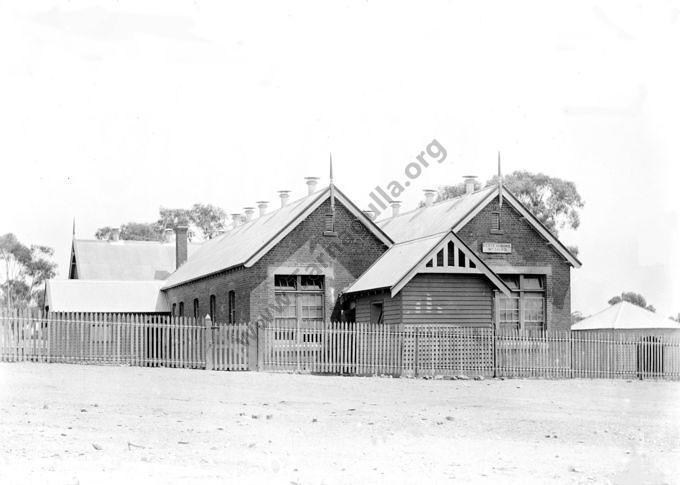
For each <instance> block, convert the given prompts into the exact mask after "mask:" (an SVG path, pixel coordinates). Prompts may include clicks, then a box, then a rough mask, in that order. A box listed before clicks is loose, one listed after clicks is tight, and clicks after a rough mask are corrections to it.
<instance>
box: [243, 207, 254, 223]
mask: <svg viewBox="0 0 680 485" xmlns="http://www.w3.org/2000/svg"><path fill="white" fill-rule="evenodd" d="M244 210H245V213H246V222H250V221H252V220H253V214H255V207H244Z"/></svg>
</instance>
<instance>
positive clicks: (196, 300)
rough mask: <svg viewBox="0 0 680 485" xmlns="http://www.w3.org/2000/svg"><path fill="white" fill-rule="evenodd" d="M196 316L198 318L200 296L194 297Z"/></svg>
mask: <svg viewBox="0 0 680 485" xmlns="http://www.w3.org/2000/svg"><path fill="white" fill-rule="evenodd" d="M194 318H198V298H194Z"/></svg>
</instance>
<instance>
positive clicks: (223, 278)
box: [167, 201, 387, 322]
mask: <svg viewBox="0 0 680 485" xmlns="http://www.w3.org/2000/svg"><path fill="white" fill-rule="evenodd" d="M335 206H336V219H335V227H336V232H337V233H338V236H337V237H329V236H324V235H323V231H324V229H325V217H326V214H327V213H328V212H330V202H329V201H326V202H324V203H323V204H322V205H321V206H320V207H319V208H318V209H317V210H315V211H314V212H313V213H312V214H310V215H309V216H308V217H307V218H306V219H305V220H304V221H303V222H302V223H300V224H299V225H298V226H297V227H296V228H294V229H293V231H291V233H290V234H288V235H287V236H286V237H285V238H284V239H283V240H282V241H281V242H280V243H279V244H277V245H276V247H274V248H273V249H272V250H271V251H269V252H268V253H267V254H266V255H265V256H264V257H263V258H262V259H260V260H259V261H258V262H257V263H256V264H255V265H253V266H252V267H250V268H242V269H237V270H232V271H230V272H228V273H221V274H217V275H214V276H211V277H207V278H203V279H201V280H198V281H195V282H192V283H188V284H186V285H182V286H179V287H176V288H171V289H169V290H167V295H168V298H169V301H170V303H171V304H172V303H177V304H178V307H179V302H180V301H184V308H185V314H187V315H190V316H191V312H192V311H193V300H194V298H198V299H199V307H200V310H199V311H200V315H201V316H202V315H205V314H206V313H208V310H209V301H210V295H215V296H216V301H217V312H216V313H217V314H216V321H219V322H225V321H227V320H228V304H227V294H228V292H229V291H230V290H234V291H235V294H236V313H237V321H243V322H245V321H257V320H258V319H263V320H268V319H270V318H271V316H272V315H273V313H274V310H275V308H274V307H275V302H274V277H273V275H274V274H276V273H278V274H289V273H292V272H297V273H298V274H323V275H325V280H326V305H325V313H326V318H327V319H330V318H337V317H338V311H339V309H338V308H337V297H338V294H339V293H340V291H342V290H343V289H344V288H345V287H347V286H348V285H349V284H350V283H352V282H353V281H354V280H355V279H356V278H357V277H358V276H359V275H360V274H361V273H363V272H364V271H365V270H366V269H367V268H368V267H369V266H370V265H371V264H373V262H374V261H375V260H376V259H377V258H378V257H379V256H380V255H381V254H382V253H383V252H384V251H385V250H386V249H387V248H386V247H385V246H384V245H383V244H382V243H381V242H380V240H378V239H377V238H376V237H375V236H374V235H373V234H372V233H371V232H370V231H369V230H368V229H367V228H366V227H365V226H363V224H361V223H360V222H359V221H358V220H357V219H355V218H354V216H353V215H352V214H351V213H350V212H349V211H348V210H347V209H346V208H345V207H344V206H343V205H342V204H341V203H339V202H337V201H336V205H335Z"/></svg>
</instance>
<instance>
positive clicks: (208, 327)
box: [203, 315, 214, 370]
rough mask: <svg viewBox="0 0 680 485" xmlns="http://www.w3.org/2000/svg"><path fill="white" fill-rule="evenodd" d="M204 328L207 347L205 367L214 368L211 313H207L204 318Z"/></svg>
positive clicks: (204, 341) (204, 340)
mask: <svg viewBox="0 0 680 485" xmlns="http://www.w3.org/2000/svg"><path fill="white" fill-rule="evenodd" d="M203 323H204V330H203V348H204V349H205V369H206V370H213V368H214V362H213V330H212V320H211V319H210V315H207V316H206V317H205V319H204V320H203Z"/></svg>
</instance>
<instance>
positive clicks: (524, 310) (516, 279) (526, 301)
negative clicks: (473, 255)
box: [498, 275, 546, 330]
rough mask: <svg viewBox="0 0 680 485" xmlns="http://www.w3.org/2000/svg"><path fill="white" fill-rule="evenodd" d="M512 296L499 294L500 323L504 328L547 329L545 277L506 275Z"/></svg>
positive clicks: (504, 279) (501, 327)
mask: <svg viewBox="0 0 680 485" xmlns="http://www.w3.org/2000/svg"><path fill="white" fill-rule="evenodd" d="M503 281H504V282H505V284H506V285H508V287H509V288H510V289H511V290H512V296H510V297H508V296H505V295H502V294H501V295H499V297H498V323H499V328H500V329H504V330H519V329H521V330H545V328H546V316H545V312H546V305H545V278H544V277H543V276H540V275H506V276H503Z"/></svg>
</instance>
